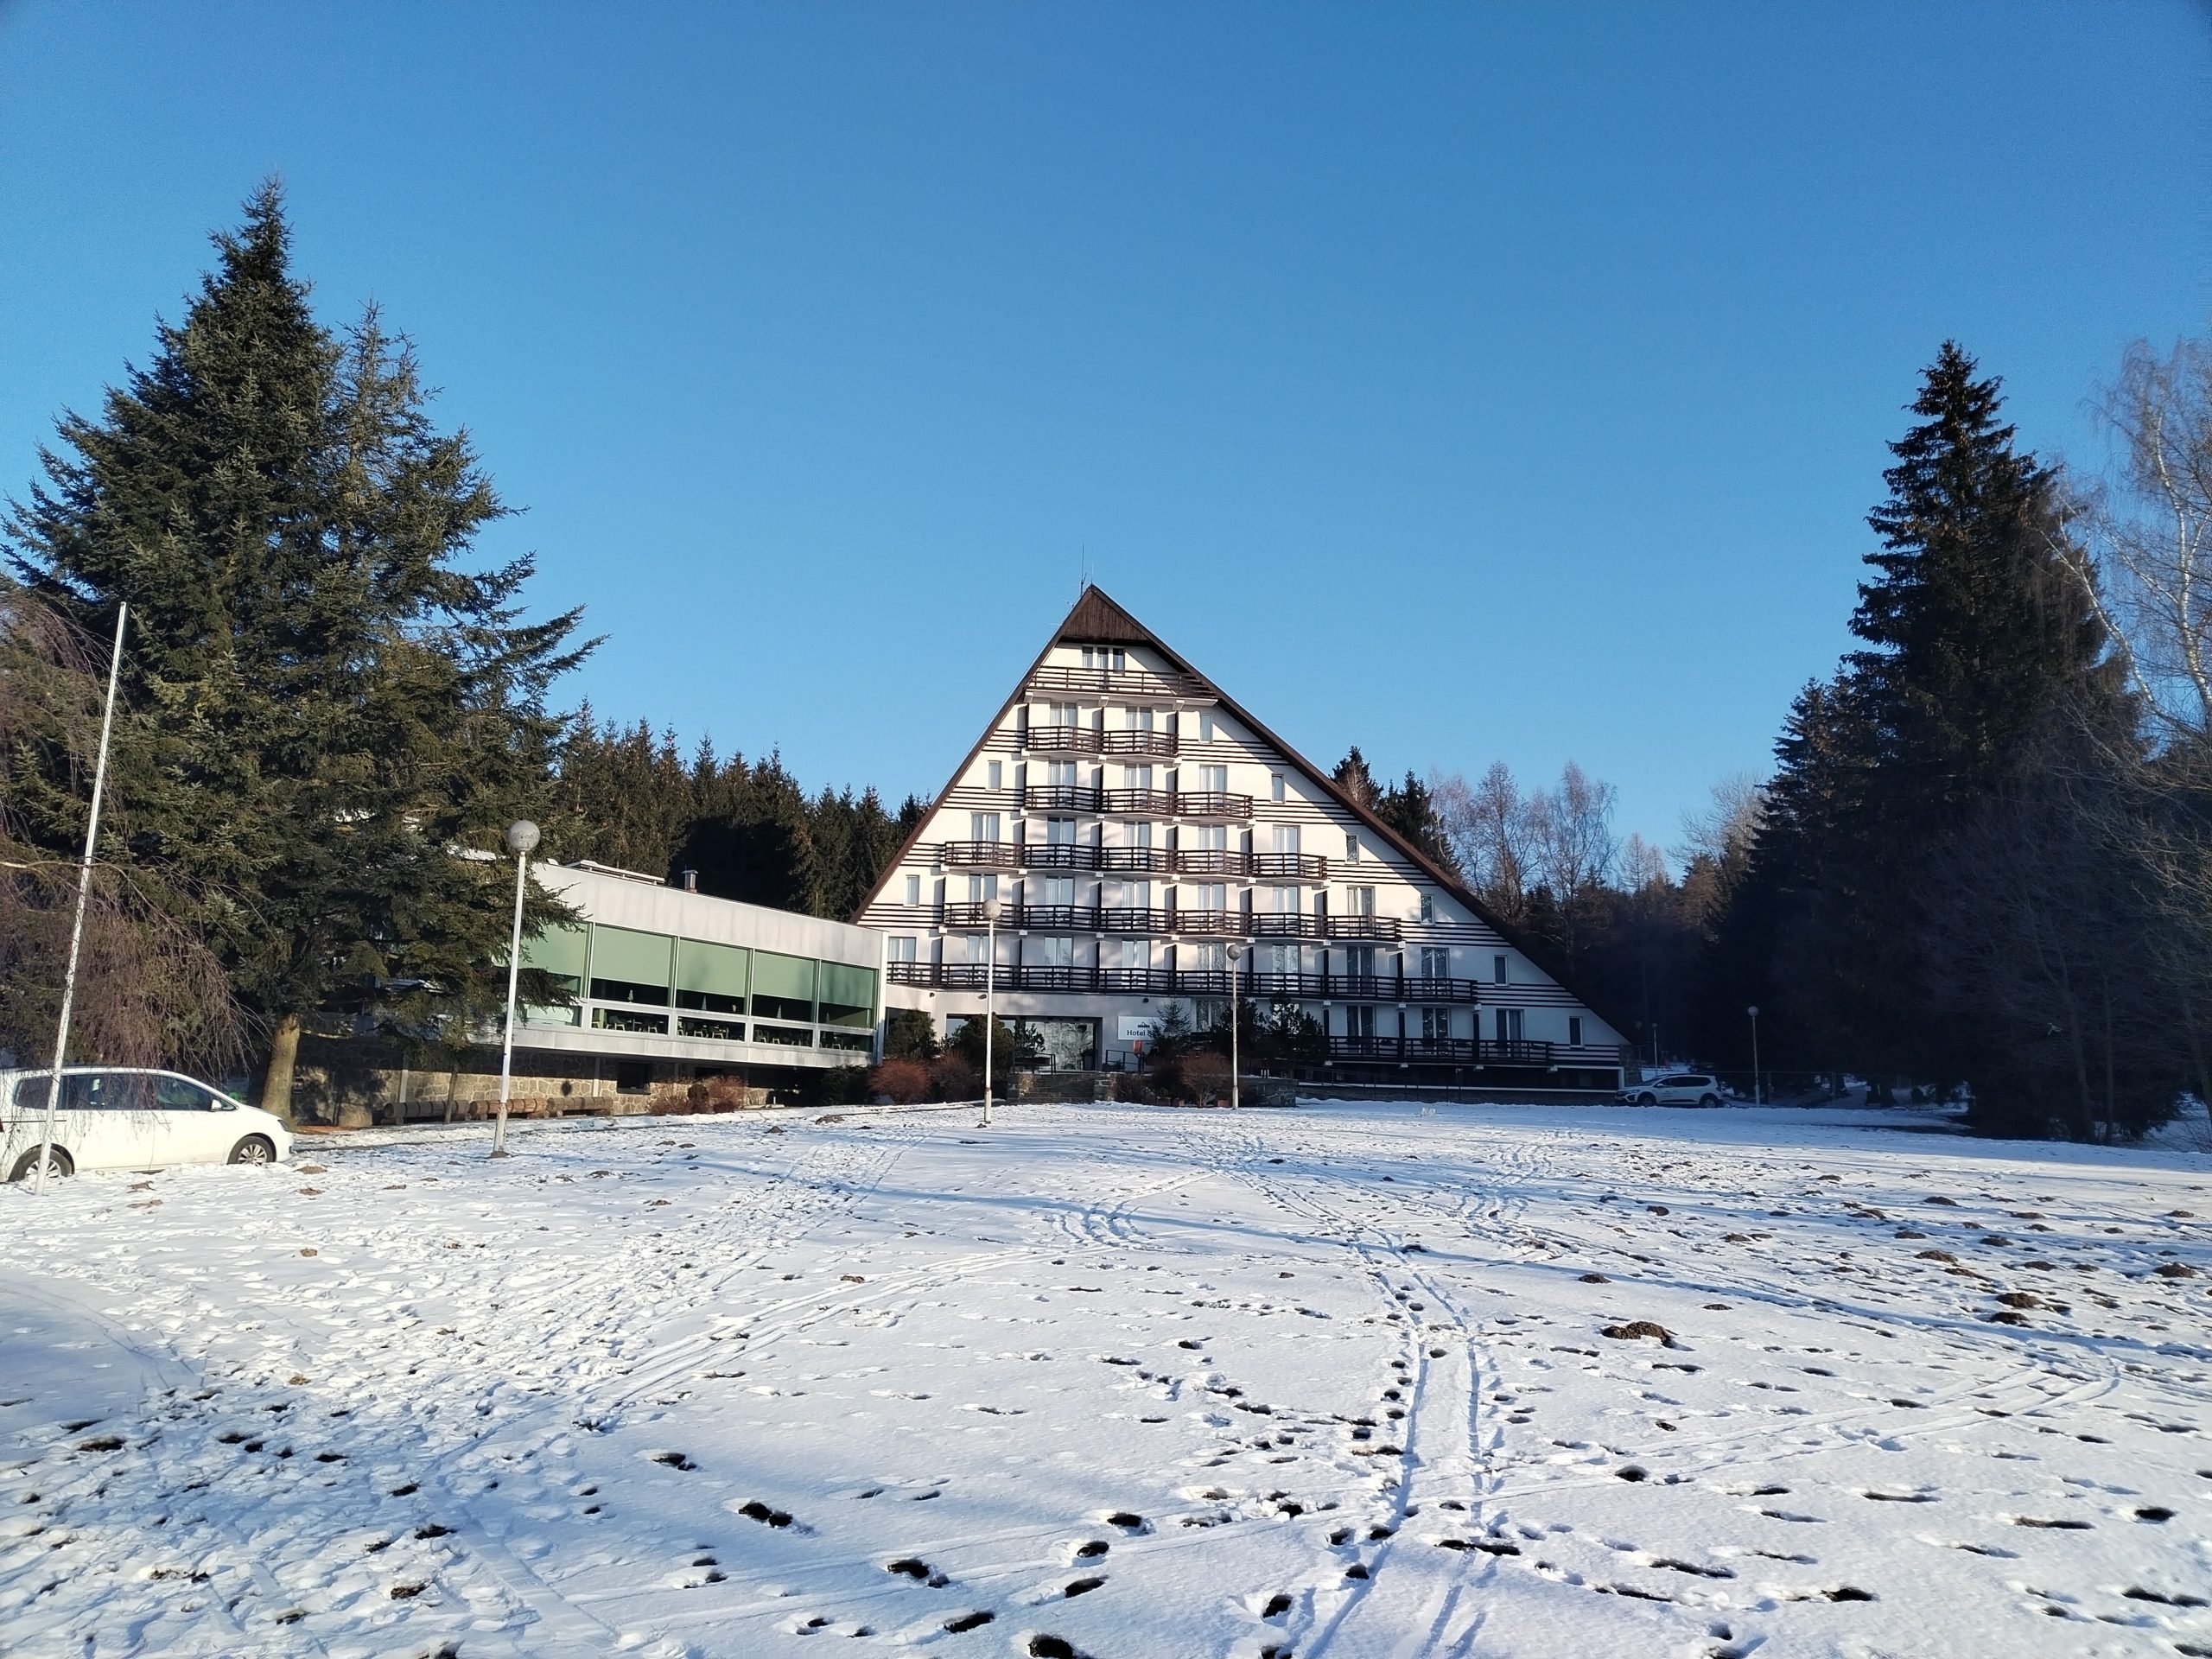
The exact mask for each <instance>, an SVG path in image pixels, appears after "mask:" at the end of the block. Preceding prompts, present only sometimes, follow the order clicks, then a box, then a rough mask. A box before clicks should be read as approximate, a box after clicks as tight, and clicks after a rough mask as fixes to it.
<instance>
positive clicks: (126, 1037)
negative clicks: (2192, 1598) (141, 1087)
mask: <svg viewBox="0 0 2212 1659" xmlns="http://www.w3.org/2000/svg"><path fill="white" fill-rule="evenodd" d="M102 682H103V675H102V674H101V672H100V671H99V668H98V666H97V665H96V660H95V653H94V652H92V651H90V650H88V649H87V647H86V642H85V641H84V640H83V639H79V637H78V636H77V634H76V633H75V632H73V630H72V629H71V628H70V627H69V626H68V625H67V623H66V622H64V621H63V620H61V619H60V617H58V616H56V615H55V614H54V612H53V611H51V610H50V609H48V607H45V606H42V605H41V604H39V603H38V602H37V601H35V600H34V599H32V598H31V597H30V596H29V595H28V594H25V593H24V592H23V591H22V589H21V588H16V587H14V586H12V585H10V584H8V583H5V582H0V1051H12V1052H14V1054H15V1055H16V1058H18V1059H20V1060H22V1061H24V1062H26V1063H34V1064H35V1063H38V1062H41V1061H45V1060H48V1059H50V1058H51V1055H52V1047H53V1042H54V1021H55V1019H56V1016H57V1014H58V1013H59V1008H60V995H61V978H62V974H63V969H64V964H65V963H67V957H68V949H69V928H70V923H71V920H72V916H73V910H74V907H75V900H76V895H77V864H76V859H75V857H74V856H73V855H71V854H70V852H69V851H68V850H67V849H65V848H63V847H61V846H60V845H58V844H54V843H55V842H56V840H57V837H56V835H55V833H54V831H55V830H56V829H57V828H58V827H61V826H60V825H58V824H57V823H56V822H54V821H53V820H54V818H55V817H57V815H59V814H60V813H66V812H67V811H68V810H76V811H77V812H78V817H77V820H76V824H75V828H74V831H73V833H74V834H76V835H78V836H81V835H82V834H83V833H84V831H83V818H82V808H83V804H84V803H83V800H82V799H81V798H82V797H85V796H87V795H88V794H89V792H90V788H91V779H92V767H93V764H94V761H95V758H96V756H95V748H96V746H97V745H98V743H99V709H100V696H101V687H102ZM34 784H35V785H37V787H36V789H35V791H28V788H27V786H29V785H34ZM27 792H35V793H36V794H37V795H38V796H39V804H40V806H41V816H42V817H46V818H48V820H49V821H48V822H46V823H43V824H42V825H41V828H42V829H43V830H44V831H45V833H44V834H42V835H41V836H29V835H27V834H25V833H24V830H25V826H24V825H23V824H22V823H21V822H20V821H19V820H20V817H21V816H22V809H23V807H24V806H25V796H26V793H27ZM111 823H112V821H111ZM102 839H103V840H104V841H105V839H106V836H105V835H104V836H103V837H102ZM159 898H160V895H158V894H154V893H148V892H147V891H146V890H145V889H143V887H141V886H139V885H138V884H137V882H135V881H134V880H132V879H131V875H130V872H129V870H128V869H127V868H124V867H121V866H118V865H117V864H115V863H112V862H110V861H105V860H103V861H100V862H98V863H96V864H95V865H94V867H93V871H92V890H91V894H90V896H89V898H88V899H87V901H86V912H85V940H84V950H83V954H82V957H81V960H80V963H79V969H78V977H77V1001H76V1012H75V1015H74V1019H73V1032H72V1037H71V1044H70V1046H71V1052H72V1053H73V1055H74V1056H77V1057H79V1058H83V1059H85V1060H87V1061H100V1062H105V1063H106V1064H109V1065H175V1066H185V1067H190V1068H192V1069H194V1070H198V1071H205V1072H211V1073H214V1074H217V1075H219V1074H221V1073H224V1072H226V1071H229V1070H230V1069H232V1067H233V1066H235V1065H237V1064H238V1062H239V1061H240V1060H241V1059H242V1058H244V1056H245V1024H244V1021H243V1020H242V1019H241V1017H240V1014H239V1012H238V1003H237V1000H236V999H235V998H234V997H233V996H232V992H231V988H230V982H229V981H228V979H227V978H226V976H225V975H224V973H223V970H222V968H221V966H220V964H219V963H217V961H216V960H215V957H214V956H213V953H211V952H210V951H209V950H207V947H206V946H205V945H204V944H202V943H201V942H200V940H199V939H198V938H195V937H194V935H193V934H192V932H191V931H189V930H188V929H187V928H186V927H184V926H182V925H180V924H179V923H178V922H177V921H176V920H175V918H174V917H173V916H172V915H171V914H170V913H169V912H168V909H167V908H166V907H164V906H163V905H162V904H161V903H160V902H159Z"/></svg>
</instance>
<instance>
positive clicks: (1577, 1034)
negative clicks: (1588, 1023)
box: [1567, 1014, 1582, 1048]
mask: <svg viewBox="0 0 2212 1659" xmlns="http://www.w3.org/2000/svg"><path fill="white" fill-rule="evenodd" d="M1567 1046H1568V1047H1569V1048H1580V1047H1581V1046H1582V1016H1581V1015H1580V1014H1568V1015H1567Z"/></svg>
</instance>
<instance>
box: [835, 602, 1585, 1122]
mask: <svg viewBox="0 0 2212 1659" xmlns="http://www.w3.org/2000/svg"><path fill="white" fill-rule="evenodd" d="M991 899H996V900H998V902H999V908H1000V914H999V918H998V923H997V928H996V939H995V959H990V958H991V956H992V951H993V948H994V947H993V946H992V945H991V944H989V943H988V942H987V941H988V937H989V936H988V931H987V928H986V925H985V912H984V906H985V904H986V902H987V901H988V900H991ZM857 919H858V920H859V921H860V922H861V923H862V924H863V925H866V926H868V927H869V928H872V929H874V930H876V931H879V932H880V933H881V934H882V935H883V936H884V938H885V941H886V944H885V950H886V958H887V959H886V963H885V973H886V978H887V984H886V999H887V1003H888V1004H889V1006H890V1007H893V1008H896V1007H920V1008H925V1009H927V1010H928V1011H929V1012H930V1013H931V1014H932V1016H933V1017H934V1018H935V1019H936V1020H937V1022H938V1026H939V1028H940V1030H945V1029H948V1028H950V1027H953V1026H956V1025H957V1024H958V1023H959V1022H960V1021H962V1020H966V1019H971V1018H974V1017H976V1016H977V1015H978V1014H980V1013H981V1011H982V1006H983V987H984V983H985V978H984V976H985V975H986V974H987V973H988V974H989V975H990V976H991V984H992V988H993V995H994V996H995V1000H996V1006H997V1008H998V1011H999V1013H1000V1015H1001V1018H1004V1019H1007V1020H1010V1021H1013V1022H1015V1023H1017V1024H1018V1025H1020V1026H1021V1027H1024V1028H1026V1029H1027V1030H1028V1031H1030V1032H1033V1033H1035V1034H1036V1035H1037V1036H1038V1037H1039V1039H1041V1040H1042V1042H1043V1045H1044V1047H1045V1050H1046V1054H1047V1055H1048V1057H1049V1058H1050V1060H1051V1063H1052V1064H1053V1065H1056V1066H1058V1067H1062V1068H1071V1069H1072V1068H1086V1067H1107V1068H1113V1067H1119V1066H1126V1065H1133V1064H1135V1063H1136V1062H1137V1061H1138V1060H1139V1059H1140V1058H1141V1049H1142V1045H1143V1044H1144V1043H1145V1041H1146V1040H1147V1035H1148V1033H1149V1032H1150V1029H1151V1027H1152V1026H1153V1024H1154V1021H1156V1020H1160V1019H1161V1018H1162V1017H1163V1016H1164V1015H1165V1014H1166V1010H1167V1008H1168V1007H1169V1005H1171V1004H1178V1003H1179V1004H1180V1005H1181V1006H1182V1007H1183V1008H1184V1009H1185V1013H1186V1014H1188V1015H1189V1017H1190V1018H1191V1019H1192V1021H1193V1023H1194V1024H1196V1025H1198V1026H1200V1027H1205V1026H1208V1025H1211V1024H1214V1023H1217V1021H1218V1020H1222V1019H1224V1018H1225V1017H1226V1011H1227V1007H1228V1001H1229V998H1230V989H1231V969H1232V965H1233V966H1234V969H1235V981H1236V994H1237V995H1238V996H1239V998H1240V999H1243V1000H1245V1001H1252V1002H1255V1003H1257V1004H1259V1005H1261V1006H1262V1007H1269V1008H1271V1009H1272V1008H1275V1007H1297V1008H1299V1009H1301V1010H1303V1011H1304V1012H1305V1013H1306V1014H1307V1015H1308V1016H1309V1017H1310V1018H1311V1019H1312V1020H1314V1021H1316V1022H1317V1023H1318V1024H1319V1027H1320V1029H1321V1031H1322V1032H1323V1033H1325V1052H1322V1051H1321V1050H1319V1048H1309V1052H1307V1053H1306V1055H1305V1056H1304V1057H1303V1058H1301V1059H1300V1062H1299V1065H1298V1069H1299V1070H1300V1072H1301V1073H1304V1074H1307V1075H1311V1076H1313V1077H1319V1078H1327V1079H1333V1080H1336V1081H1340V1082H1344V1083H1397V1084H1406V1083H1415V1084H1449V1085H1455V1086H1463V1087H1478V1088H1490V1087H1497V1088H1512V1089H1543V1088H1554V1089H1573V1090H1593V1089H1613V1088H1618V1086H1619V1084H1620V1082H1621V1078H1622V1072H1623V1066H1624V1056H1625V1052H1626V1051H1625V1049H1624V1043H1623V1039H1622V1035H1621V1033H1619V1032H1618V1030H1617V1029H1616V1028H1615V1027H1613V1026H1611V1025H1610V1024H1608V1023H1607V1022H1606V1021H1605V1020H1604V1019H1602V1018H1600V1017H1599V1015H1598V1014H1596V1013H1595V1012H1594V1011H1593V1010H1592V1009H1591V1008H1590V1007H1587V1006H1586V1004H1585V1003H1584V1002H1583V1001H1582V1000H1581V999H1580V998H1579V997H1577V996H1576V995H1573V993H1572V992H1570V991H1569V990H1568V989H1567V988H1566V987H1564V986H1562V985H1561V984H1560V983H1559V982H1558V981H1557V980H1555V979H1554V977H1552V976H1550V975H1548V974H1547V973H1545V972H1544V971H1543V970H1542V969H1540V968H1538V967H1537V966H1536V964H1535V962H1534V961H1533V960H1531V958H1530V957H1529V953H1528V952H1527V951H1526V950H1524V949H1522V947H1521V945H1520V944H1518V943H1516V940H1515V939H1514V938H1512V937H1511V936H1510V931H1509V930H1508V929H1507V928H1506V927H1505V926H1504V925H1503V924H1502V923H1500V922H1499V921H1498V920H1497V918H1494V917H1493V916H1491V914H1490V913H1489V912H1488V911H1487V910H1486V909H1485V907H1484V906H1483V905H1482V904H1481V902H1480V901H1479V900H1478V899H1476V898H1475V896H1474V895H1473V894H1472V893H1469V892H1467V891H1466V890H1465V887H1462V886H1461V885H1460V884H1459V883H1458V882H1456V881H1454V880H1452V878H1451V877H1450V876H1449V875H1448V874H1446V872H1445V871H1443V870H1441V869H1440V868H1437V867H1436V866H1435V865H1434V864H1433V863H1432V862H1431V861H1428V860H1427V859H1426V858H1424V857H1423V856H1422V855H1421V854H1420V852H1418V851H1417V850H1416V849H1414V848H1413V847H1411V846H1410V845H1408V843H1407V842H1405V841H1403V840H1402V838H1401V837H1400V836H1398V835H1397V834H1396V833H1395V832H1394V831H1393V830H1391V829H1389V827H1388V826H1387V825H1385V824H1384V823H1382V821H1381V820H1380V819H1378V818H1376V817H1375V815H1374V814H1373V813H1372V812H1371V811H1370V810H1367V809H1366V808H1365V807H1363V805H1362V804H1360V803H1358V802H1357V801H1356V800H1354V799H1352V798H1351V797H1350V796H1348V795H1347V794H1346V793H1345V792H1344V791H1343V790H1342V789H1340V788H1339V787H1338V785H1337V784H1336V783H1335V781H1334V779H1332V778H1331V777H1330V776H1329V775H1328V774H1327V773H1326V772H1323V771H1322V770H1320V769H1319V768H1317V767H1315V766H1312V765H1310V764H1309V763H1308V762H1307V761H1306V760H1304V759H1302V758H1301V757H1300V755H1299V754H1298V753H1297V752H1296V751H1295V750H1294V749H1292V748H1291V747H1289V746H1288V745H1287V744H1285V743H1284V742H1283V741H1281V739H1279V738H1277V737H1275V736H1274V734H1272V733H1271V732H1269V731H1268V729H1267V728H1265V727H1264V726H1262V725H1261V724H1260V723H1259V722H1258V721H1256V720H1255V719H1254V718H1253V717H1252V716H1251V715H1249V714H1248V713H1247V712H1246V711H1245V710H1244V709H1242V708H1240V707H1239V706H1238V705H1237V704H1236V702H1233V701H1231V700H1230V698H1229V697H1227V696H1224V694H1223V693H1222V692H1221V691H1220V690H1219V689H1218V688H1217V687H1216V686H1215V685H1214V684H1213V683H1211V681H1210V680H1208V679H1207V678H1206V677H1205V676H1204V675H1203V674H1201V673H1199V672H1198V671H1197V670H1196V669H1194V668H1193V667H1192V665H1191V664H1189V663H1188V662H1186V661H1185V660H1184V659H1183V658H1181V657H1179V656H1178V655H1177V654H1176V653H1175V652H1173V651H1172V650H1171V649H1169V648H1168V647H1167V646H1166V645H1165V644H1163V643H1162V642H1161V641H1160V639H1158V638H1157V637H1156V636H1155V635H1154V634H1153V633H1152V632H1151V631H1150V630H1148V629H1147V628H1146V627H1144V626H1143V625H1142V624H1141V623H1139V622H1138V621H1137V620H1135V618H1134V617H1132V616H1131V615H1130V614H1129V613H1128V612H1127V611H1125V610H1123V609H1122V607H1120V606H1119V605H1116V603H1115V602H1114V601H1112V600H1110V599H1109V598H1108V597H1107V596H1106V595H1105V594H1103V592H1101V591H1100V590H1099V589H1097V588H1086V589H1085V590H1084V594H1083V597H1082V598H1081V599H1080V600H1078V601H1077V604H1076V606H1075V608H1074V609H1073V610H1072V611H1071V612H1070V613H1069V615H1068V617H1067V620H1065V622H1064V623H1062V625H1061V626H1060V627H1059V629H1058V632H1056V633H1055V635H1054V636H1053V639H1052V642H1051V644H1049V645H1047V646H1046V649H1045V651H1044V652H1043V654H1042V655H1041V656H1039V658H1038V659H1037V661H1036V663H1035V664H1033V666H1032V667H1031V669H1030V671H1029V672H1028V673H1027V675H1026V676H1025V677H1024V678H1023V680H1022V682H1021V683H1020V685H1019V686H1018V687H1017V688H1016V689H1015V690H1014V695H1013V696H1011V697H1009V698H1008V699H1007V702H1006V703H1005V705H1004V706H1003V707H1001V709H1000V710H999V713H998V715H997V717H996V718H995V720H994V721H992V722H991V725H990V727H989V728H988V730H986V731H985V733H984V734H983V735H982V739H981V740H980V741H978V742H977V743H976V747H974V749H972V750H971V751H970V752H969V755H968V758H967V759H966V760H964V761H963V762H962V764H961V766H960V768H959V770H958V771H957V772H956V773H955V774H954V776H953V778H952V779H951V781H950V783H949V784H948V785H946V787H945V789H944V791H943V792H942V793H941V794H940V795H939V796H938V800H937V802H936V804H935V806H934V807H933V808H932V810H931V812H930V814H929V816H928V817H926V818H925V819H924V820H923V822H922V823H921V825H920V826H919V828H918V829H917V831H916V833H915V834H914V836H912V838H911V839H910V840H909V842H907V844H906V846H905V847H904V848H903V849H901V850H900V853H899V857H898V858H897V860H896V861H894V863H893V866H892V868H891V869H890V871H889V873H888V874H887V875H886V876H885V878H884V879H883V880H882V881H881V883H880V885H879V886H878V887H877V888H876V890H875V892H874V894H873V895H872V896H871V898H870V899H869V901H868V905H867V906H866V907H865V908H864V909H863V911H862V912H861V915H860V917H859V918H857Z"/></svg>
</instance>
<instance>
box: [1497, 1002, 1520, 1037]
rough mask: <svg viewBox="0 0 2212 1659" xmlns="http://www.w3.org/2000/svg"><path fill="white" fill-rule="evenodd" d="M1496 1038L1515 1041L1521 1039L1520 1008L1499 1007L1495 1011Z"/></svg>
mask: <svg viewBox="0 0 2212 1659" xmlns="http://www.w3.org/2000/svg"><path fill="white" fill-rule="evenodd" d="M1497 1040H1498V1041H1499V1042H1501V1043H1517V1042H1519V1041H1520V1040H1521V1010H1520V1009H1518V1008H1500V1009H1499V1010H1498V1011H1497Z"/></svg>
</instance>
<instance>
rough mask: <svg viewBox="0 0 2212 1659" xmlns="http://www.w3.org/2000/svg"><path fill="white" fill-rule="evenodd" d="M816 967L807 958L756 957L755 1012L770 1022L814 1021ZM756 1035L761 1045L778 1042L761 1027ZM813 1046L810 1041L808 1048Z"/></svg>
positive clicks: (770, 953) (761, 952) (759, 954)
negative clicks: (765, 1033) (763, 1031)
mask: <svg viewBox="0 0 2212 1659" xmlns="http://www.w3.org/2000/svg"><path fill="white" fill-rule="evenodd" d="M815 969H816V964H815V963H811V962H810V961H808V960H807V959H806V958H805V957H780V956H778V955H777V954H775V952H773V951H772V950H756V951H754V952H753V1013H754V1014H757V1015H759V1016H760V1017H762V1018H764V1019H768V1020H807V1021H811V1020H813V1018H814V979H815ZM753 1035H754V1037H755V1039H758V1040H761V1041H771V1042H772V1041H775V1040H777V1039H773V1038H768V1037H765V1036H763V1035H762V1033H761V1031H760V1027H758V1026H755V1027H753ZM804 1046H807V1047H811V1046H813V1039H811V1038H809V1039H807V1042H806V1043H805V1044H804Z"/></svg>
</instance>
